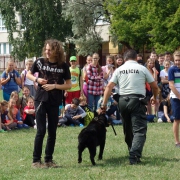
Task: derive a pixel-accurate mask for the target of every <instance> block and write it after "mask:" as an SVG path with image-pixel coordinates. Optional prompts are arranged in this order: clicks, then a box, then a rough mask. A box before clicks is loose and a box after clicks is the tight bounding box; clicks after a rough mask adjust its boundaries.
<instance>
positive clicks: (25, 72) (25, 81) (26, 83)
mask: <svg viewBox="0 0 180 180" xmlns="http://www.w3.org/2000/svg"><path fill="white" fill-rule="evenodd" d="M21 74H23V75H24V85H29V86H33V85H34V82H33V81H31V80H30V79H28V78H27V77H26V75H27V70H26V69H24V70H23V71H22V73H21Z"/></svg>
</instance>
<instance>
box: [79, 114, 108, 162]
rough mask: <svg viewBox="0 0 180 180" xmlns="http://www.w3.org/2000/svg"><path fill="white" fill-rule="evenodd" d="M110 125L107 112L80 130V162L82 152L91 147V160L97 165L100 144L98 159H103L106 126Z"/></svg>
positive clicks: (80, 160)
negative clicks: (98, 149) (97, 152)
mask: <svg viewBox="0 0 180 180" xmlns="http://www.w3.org/2000/svg"><path fill="white" fill-rule="evenodd" d="M108 126H109V124H108V119H107V118H106V116H105V114H100V115H97V116H96V117H95V118H93V120H92V121H91V122H90V123H89V125H88V126H87V127H86V128H84V129H83V130H82V131H81V132H80V134H79V136H78V141H79V144H78V163H81V162H82V152H83V151H84V149H85V148H86V147H87V148H88V149H89V153H90V160H91V162H92V164H93V165H96V163H95V161H94V157H95V156H96V147H97V146H100V151H99V156H98V159H99V160H101V159H102V156H103V151H104V146H105V141H106V127H108Z"/></svg>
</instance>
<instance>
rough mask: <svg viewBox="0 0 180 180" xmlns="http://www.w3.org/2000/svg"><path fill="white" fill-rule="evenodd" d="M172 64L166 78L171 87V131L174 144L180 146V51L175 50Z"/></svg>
mask: <svg viewBox="0 0 180 180" xmlns="http://www.w3.org/2000/svg"><path fill="white" fill-rule="evenodd" d="M173 56H174V66H172V67H170V68H169V71H168V80H169V87H170V89H171V92H170V97H171V106H172V111H173V116H174V117H175V119H174V123H173V133H174V139H175V146H176V147H179V148H180V140H179V123H180V51H175V52H174V54H173Z"/></svg>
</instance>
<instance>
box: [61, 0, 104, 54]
mask: <svg viewBox="0 0 180 180" xmlns="http://www.w3.org/2000/svg"><path fill="white" fill-rule="evenodd" d="M63 13H64V16H65V17H66V18H68V19H71V21H72V31H73V37H72V38H71V39H70V41H71V42H73V43H74V44H75V45H76V50H77V52H78V54H79V55H84V56H86V55H88V54H91V53H93V52H97V51H98V50H99V49H100V47H101V46H100V45H101V43H102V38H101V37H100V32H98V31H97V30H96V24H97V22H98V21H99V20H102V19H103V20H105V21H107V19H105V18H104V14H105V13H106V12H105V11H104V8H103V0H99V1H97V0H87V1H86V0H75V1H74V0H67V2H66V4H65V9H64V11H63Z"/></svg>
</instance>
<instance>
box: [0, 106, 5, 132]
mask: <svg viewBox="0 0 180 180" xmlns="http://www.w3.org/2000/svg"><path fill="white" fill-rule="evenodd" d="M3 132H6V131H4V129H2V122H1V105H0V133H3Z"/></svg>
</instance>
